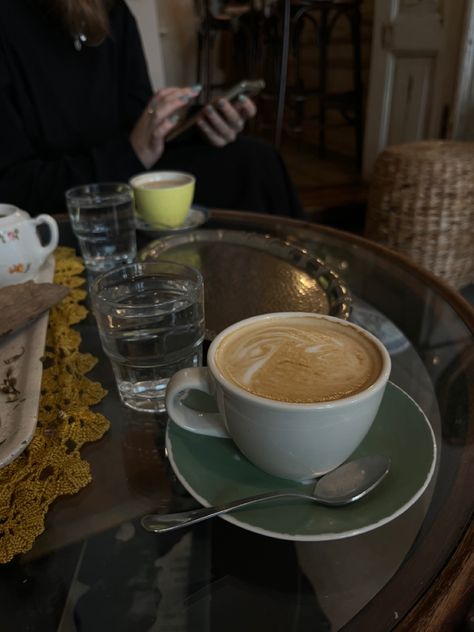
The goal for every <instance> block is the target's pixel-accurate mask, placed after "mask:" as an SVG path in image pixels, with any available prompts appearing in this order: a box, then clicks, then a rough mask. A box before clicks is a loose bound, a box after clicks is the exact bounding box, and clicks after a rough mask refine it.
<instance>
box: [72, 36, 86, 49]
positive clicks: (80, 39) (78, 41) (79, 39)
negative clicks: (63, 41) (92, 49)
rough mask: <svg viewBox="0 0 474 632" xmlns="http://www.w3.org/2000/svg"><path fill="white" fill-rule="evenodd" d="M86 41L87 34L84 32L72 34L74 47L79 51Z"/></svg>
mask: <svg viewBox="0 0 474 632" xmlns="http://www.w3.org/2000/svg"><path fill="white" fill-rule="evenodd" d="M86 43H87V35H85V33H77V35H74V48H75V49H76V50H77V52H78V53H79V52H80V51H81V50H82V47H83V45H84V44H86Z"/></svg>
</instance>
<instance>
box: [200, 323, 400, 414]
mask: <svg viewBox="0 0 474 632" xmlns="http://www.w3.org/2000/svg"><path fill="white" fill-rule="evenodd" d="M308 316H309V317H311V318H317V319H325V320H330V321H333V322H336V323H339V324H340V325H342V326H345V327H353V328H354V329H355V330H356V331H358V332H360V333H361V334H363V335H365V336H366V337H367V338H368V339H369V340H371V341H372V342H373V343H374V344H375V345H376V347H377V349H378V350H379V351H380V354H381V356H382V369H381V371H380V374H379V376H378V377H377V379H376V380H375V381H374V382H373V383H372V384H371V385H370V386H368V387H367V388H366V389H364V390H363V391H361V392H359V393H356V394H355V395H350V396H349V397H342V398H340V399H336V400H330V401H325V402H282V401H279V400H274V399H269V398H268V397H262V396H261V395H254V394H253V393H249V392H248V391H246V390H245V389H243V388H241V387H239V386H237V385H235V384H233V383H232V382H230V380H228V379H227V378H226V377H224V375H223V374H222V373H221V371H220V370H219V368H218V367H217V365H216V362H215V354H216V351H217V349H218V347H219V344H220V342H221V340H222V339H223V338H224V337H225V336H227V335H228V334H229V333H231V332H232V331H235V330H237V329H240V328H241V327H243V326H245V325H247V324H250V323H252V322H257V321H259V320H275V319H278V320H279V319H283V318H292V317H297V318H302V317H308ZM207 366H208V368H209V370H210V372H211V374H212V376H213V377H214V379H215V380H216V381H217V382H218V383H219V384H220V385H221V386H222V387H223V388H225V389H226V390H228V391H230V392H231V393H232V394H233V395H236V396H238V397H243V398H245V399H246V400H248V401H250V402H255V403H259V404H261V405H265V406H267V407H268V408H276V409H278V410H282V411H285V410H286V411H293V412H294V411H295V410H302V411H303V410H306V411H308V410H322V409H331V408H335V407H337V408H340V407H343V406H344V407H345V406H350V405H351V404H354V403H356V402H362V401H364V400H366V399H368V398H369V397H371V396H372V395H373V394H374V392H377V391H379V390H380V389H381V388H383V387H385V385H386V383H387V382H388V379H389V377H390V371H391V368H392V361H391V358H390V354H389V352H388V350H387V348H386V347H385V345H384V344H383V343H382V341H381V340H379V339H378V338H377V337H376V336H374V335H373V334H372V333H371V332H370V331H368V330H367V329H364V328H363V327H361V326H360V325H357V324H355V323H352V322H349V321H347V320H343V319H341V318H337V317H335V316H330V315H329V314H317V313H314V312H273V313H267V314H259V315H257V316H251V317H250V318H245V319H243V320H240V321H238V322H237V323H234V324H233V325H229V327H226V328H225V329H223V330H222V331H221V332H220V333H219V334H218V335H217V336H216V337H215V338H214V340H213V341H212V343H211V345H210V347H209V350H208V352H207Z"/></svg>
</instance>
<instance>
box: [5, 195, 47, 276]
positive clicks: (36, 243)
mask: <svg viewBox="0 0 474 632" xmlns="http://www.w3.org/2000/svg"><path fill="white" fill-rule="evenodd" d="M41 224H46V225H47V226H48V227H49V241H48V243H47V244H46V245H43V244H42V243H41V241H40V238H39V236H38V233H37V231H36V228H37V227H38V226H40V225H41ZM58 239H59V233H58V225H57V223H56V220H55V219H54V218H53V217H51V216H50V215H39V216H38V217H35V218H31V217H30V216H29V214H28V213H27V212H26V211H23V210H21V209H19V208H18V207H16V206H13V205H11V204H0V287H4V286H7V285H14V284H15V283H22V282H23V281H29V280H31V279H33V278H34V277H35V275H36V274H37V272H38V270H39V268H40V267H41V266H42V265H43V263H44V261H45V259H46V257H47V256H48V255H49V254H50V253H52V252H53V250H54V249H55V248H56V246H57V245H58Z"/></svg>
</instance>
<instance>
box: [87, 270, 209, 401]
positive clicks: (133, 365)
mask: <svg viewBox="0 0 474 632" xmlns="http://www.w3.org/2000/svg"><path fill="white" fill-rule="evenodd" d="M91 295H92V302H93V308H94V313H95V317H96V320H97V324H98V328H99V333H100V337H101V341H102V346H103V348H104V351H105V353H106V354H107V355H108V356H109V358H110V361H111V363H112V367H113V370H114V374H115V378H116V381H117V387H118V391H119V394H120V397H121V399H122V401H123V402H124V404H126V405H127V406H129V407H130V408H133V409H135V410H140V411H150V412H161V411H163V410H164V409H165V393H166V386H167V384H168V380H169V378H170V377H171V376H172V375H173V374H174V373H176V372H177V371H179V370H180V369H183V368H188V367H194V366H200V365H201V364H202V342H203V339H204V288H203V279H202V275H201V273H200V272H199V270H196V269H195V268H192V267H189V266H185V265H182V264H179V263H175V262H172V261H158V262H150V263H148V262H147V263H133V264H130V265H126V266H121V267H120V268H117V269H115V270H112V271H110V272H107V273H105V274H102V275H101V276H100V277H98V278H97V279H96V280H95V282H94V284H93V286H92V291H91Z"/></svg>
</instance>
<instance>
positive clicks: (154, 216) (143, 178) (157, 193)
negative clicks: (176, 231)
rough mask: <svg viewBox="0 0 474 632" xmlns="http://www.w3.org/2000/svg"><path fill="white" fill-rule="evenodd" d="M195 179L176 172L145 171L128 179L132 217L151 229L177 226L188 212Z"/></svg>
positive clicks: (187, 174)
mask: <svg viewBox="0 0 474 632" xmlns="http://www.w3.org/2000/svg"><path fill="white" fill-rule="evenodd" d="M195 184H196V179H195V177H194V176H193V175H191V174H190V173H183V172H180V171H148V172H146V173H140V174H137V175H136V176H133V178H131V179H130V186H131V187H132V189H133V196H134V200H135V213H136V214H137V215H138V216H139V217H141V219H143V220H144V221H145V222H147V223H148V224H150V225H152V226H166V227H167V228H176V227H177V226H181V225H182V224H183V223H184V220H185V219H186V216H187V214H188V212H189V209H190V208H191V204H192V201H193V197H194V187H195Z"/></svg>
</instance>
